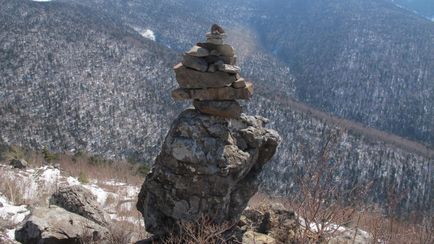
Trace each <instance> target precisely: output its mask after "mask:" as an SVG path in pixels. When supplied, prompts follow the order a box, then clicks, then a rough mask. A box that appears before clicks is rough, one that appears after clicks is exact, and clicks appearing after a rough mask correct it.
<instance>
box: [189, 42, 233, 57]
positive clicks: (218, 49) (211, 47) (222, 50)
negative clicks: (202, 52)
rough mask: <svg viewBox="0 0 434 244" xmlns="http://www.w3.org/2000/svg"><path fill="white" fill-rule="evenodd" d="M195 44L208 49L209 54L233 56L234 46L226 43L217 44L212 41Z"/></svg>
mask: <svg viewBox="0 0 434 244" xmlns="http://www.w3.org/2000/svg"><path fill="white" fill-rule="evenodd" d="M196 45H197V46H199V47H202V48H205V49H206V50H208V51H209V53H210V55H216V56H226V57H233V56H235V50H234V48H233V47H232V46H231V45H228V44H223V45H218V44H212V43H198V44H196ZM213 51H214V52H213Z"/></svg>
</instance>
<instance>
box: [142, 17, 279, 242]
mask: <svg viewBox="0 0 434 244" xmlns="http://www.w3.org/2000/svg"><path fill="white" fill-rule="evenodd" d="M206 36H207V43H199V44H197V46H195V47H193V48H192V49H191V50H190V51H189V52H187V53H186V54H185V55H184V61H183V63H182V64H178V65H177V66H175V68H174V69H175V73H176V76H177V80H178V84H179V86H180V87H181V88H179V89H177V90H175V91H174V92H173V93H172V97H173V98H174V99H175V100H182V99H195V100H194V102H193V105H194V106H195V107H196V109H187V110H185V111H184V112H182V113H181V114H180V115H179V116H178V118H177V119H176V120H175V121H174V122H173V123H172V126H171V129H170V131H169V133H168V135H167V137H166V139H165V141H164V143H163V146H162V149H161V152H160V154H159V155H158V157H157V158H156V160H155V164H154V166H153V168H152V171H151V172H150V173H149V175H148V176H147V177H146V180H145V182H144V183H143V186H142V189H141V191H140V194H139V199H138V202H137V209H138V210H139V211H140V212H141V213H142V214H143V217H144V218H145V226H146V230H147V231H148V232H150V233H153V234H154V235H156V236H161V235H165V234H168V233H172V232H175V233H176V232H178V230H180V229H181V228H180V226H179V223H180V222H185V221H187V222H190V221H191V222H195V221H197V220H199V219H201V218H203V217H206V218H209V219H211V220H212V222H214V223H216V224H228V226H231V227H232V226H234V225H235V224H236V223H237V222H238V220H239V218H240V215H241V213H242V211H243V210H244V208H245V207H246V206H247V203H248V201H249V199H250V198H251V197H252V196H253V195H254V194H255V193H256V192H257V190H258V186H259V182H258V180H257V178H258V176H259V173H260V172H261V170H262V167H263V166H264V164H266V163H267V162H268V161H269V160H270V159H271V158H272V156H273V155H274V153H275V152H276V148H277V146H278V144H279V142H280V136H279V135H278V134H277V132H275V131H274V130H270V129H266V128H264V125H265V124H266V123H267V122H268V120H266V119H265V118H263V117H260V116H256V117H252V116H247V115H244V114H241V106H240V105H239V103H238V102H237V101H236V99H249V98H250V97H251V96H252V94H253V85H252V84H251V83H248V84H246V86H245V87H241V86H240V82H238V83H237V87H240V88H235V87H232V84H233V83H234V82H235V81H238V80H240V79H242V78H241V76H240V75H239V71H240V70H239V68H238V67H236V66H234V63H235V62H234V60H235V52H234V49H233V48H232V47H231V46H230V45H227V44H223V39H224V38H225V37H226V34H225V33H224V30H223V29H222V28H221V27H220V26H218V25H213V26H212V28H211V32H210V33H207V35H206ZM211 56H212V57H213V58H210V59H207V57H211ZM231 58H233V60H232V59H231ZM199 60H200V61H199ZM231 60H232V61H233V62H232V61H231ZM225 61H227V62H228V63H225ZM205 63H206V64H207V65H208V70H207V71H206V72H204V71H203V70H204V69H203V70H202V71H201V69H202V64H205ZM192 64H193V65H192ZM184 65H186V66H184ZM211 67H212V68H211ZM198 88H200V89H198Z"/></svg>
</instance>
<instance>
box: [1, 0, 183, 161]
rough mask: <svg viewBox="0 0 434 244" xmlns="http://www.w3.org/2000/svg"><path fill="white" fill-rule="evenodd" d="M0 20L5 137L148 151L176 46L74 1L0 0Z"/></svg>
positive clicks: (166, 105) (161, 117)
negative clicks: (162, 43)
mask: <svg viewBox="0 0 434 244" xmlns="http://www.w3.org/2000/svg"><path fill="white" fill-rule="evenodd" d="M0 23H2V25H1V26H0V73H1V74H2V75H1V78H0V79H1V81H0V114H1V117H2V119H1V120H0V127H1V128H2V133H1V135H0V137H1V139H2V140H3V141H4V142H6V143H9V144H22V145H27V146H32V147H34V148H41V147H43V146H47V147H48V148H52V149H56V150H74V149H82V150H86V151H89V152H93V153H98V154H104V155H106V156H109V157H114V156H116V157H119V156H122V155H123V156H125V157H126V156H128V155H134V154H135V153H137V152H140V153H141V154H142V155H140V158H147V159H150V158H152V156H151V155H154V154H155V151H156V150H157V149H158V147H159V140H160V137H155V136H150V135H154V134H163V133H164V131H162V128H161V126H160V125H161V122H162V121H166V122H168V117H170V115H171V114H172V115H173V113H174V109H173V108H174V107H175V105H174V103H172V102H171V100H170V99H169V96H170V95H169V91H170V90H171V88H172V87H173V86H174V80H173V77H172V74H171V69H170V66H171V65H172V59H173V58H174V57H176V55H175V53H173V52H171V51H170V50H168V49H167V48H165V47H162V46H160V45H158V44H156V43H154V42H152V41H150V40H148V39H145V38H143V37H141V36H140V35H139V34H137V33H136V32H135V31H134V30H132V29H130V28H128V27H126V26H124V25H122V24H121V23H119V22H116V20H114V19H111V18H110V17H107V16H105V15H98V14H96V13H95V12H93V11H89V10H88V9H87V8H84V7H81V6H78V5H71V4H61V3H54V2H48V3H37V2H31V1H4V2H3V3H2V8H1V9H0ZM162 81H164V82H162ZM156 87H158V89H155V88H156ZM149 104H152V105H153V106H149Z"/></svg>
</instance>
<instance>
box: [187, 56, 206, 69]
mask: <svg viewBox="0 0 434 244" xmlns="http://www.w3.org/2000/svg"><path fill="white" fill-rule="evenodd" d="M182 64H183V65H184V66H186V67H188V68H191V69H195V70H198V71H201V72H206V71H207V70H208V63H207V62H206V61H205V59H203V58H198V57H194V56H190V55H188V54H184V56H183V60H182Z"/></svg>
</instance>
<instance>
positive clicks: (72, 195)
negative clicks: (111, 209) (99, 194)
mask: <svg viewBox="0 0 434 244" xmlns="http://www.w3.org/2000/svg"><path fill="white" fill-rule="evenodd" d="M50 204H54V205H57V206H59V207H62V208H64V209H66V210H67V211H69V212H72V213H75V214H78V215H81V216H83V217H84V218H87V219H89V220H91V221H94V222H96V223H98V224H100V225H103V226H107V225H108V224H109V222H110V218H109V216H108V214H107V213H106V212H105V211H104V210H103V209H102V208H101V206H100V205H99V204H98V202H97V201H96V197H95V195H93V194H92V193H91V192H90V191H89V190H87V189H85V188H83V187H82V186H79V185H77V186H68V187H61V188H60V189H59V190H58V191H57V192H56V193H54V194H53V195H52V196H51V198H50Z"/></svg>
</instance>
